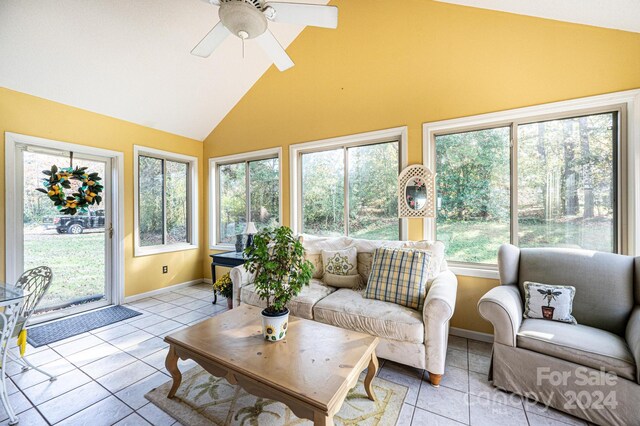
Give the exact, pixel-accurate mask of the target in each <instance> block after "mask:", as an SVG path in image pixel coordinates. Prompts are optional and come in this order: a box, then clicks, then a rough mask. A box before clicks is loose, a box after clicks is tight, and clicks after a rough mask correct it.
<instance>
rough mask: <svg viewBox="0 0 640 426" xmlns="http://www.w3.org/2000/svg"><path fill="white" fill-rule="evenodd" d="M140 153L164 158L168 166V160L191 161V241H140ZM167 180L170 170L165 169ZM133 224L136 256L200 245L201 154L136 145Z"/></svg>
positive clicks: (134, 152)
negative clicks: (149, 244)
mask: <svg viewBox="0 0 640 426" xmlns="http://www.w3.org/2000/svg"><path fill="white" fill-rule="evenodd" d="M140 156H143V157H151V158H156V159H159V160H163V161H164V163H163V165H164V169H165V170H166V161H175V162H179V163H186V164H187V168H188V169H187V235H188V239H189V242H187V243H177V244H166V243H163V244H157V245H153V246H141V245H140V211H139V207H140V202H139V197H140V185H139V176H138V174H139V164H140ZM165 182H166V173H165ZM133 191H134V197H133V216H134V219H133V228H134V233H133V235H134V257H141V256H149V255H154V254H159V253H171V252H177V251H185V250H196V249H198V248H199V247H200V245H199V241H198V235H199V228H198V227H199V221H198V217H199V216H198V198H199V197H198V158H197V157H193V156H190V155H184V154H178V153H175V152H170V151H162V150H159V149H155V148H149V147H146V146H140V145H134V146H133ZM165 191H166V188H163V203H164V204H165V207H166V194H165ZM165 207H163V218H164V222H165V223H164V224H163V227H164V234H165V239H166V211H165Z"/></svg>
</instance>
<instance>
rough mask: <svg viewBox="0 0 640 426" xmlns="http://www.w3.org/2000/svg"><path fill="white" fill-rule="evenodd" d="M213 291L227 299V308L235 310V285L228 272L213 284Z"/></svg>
mask: <svg viewBox="0 0 640 426" xmlns="http://www.w3.org/2000/svg"><path fill="white" fill-rule="evenodd" d="M213 291H215V292H216V293H218V294H219V295H220V296H222V297H224V298H226V299H227V308H229V309H232V308H233V297H232V296H233V283H232V282H231V276H230V275H229V273H228V272H227V273H226V274H224V275H223V276H221V277H220V278H218V279H217V280H216V282H214V283H213Z"/></svg>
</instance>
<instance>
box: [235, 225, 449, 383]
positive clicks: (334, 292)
mask: <svg viewBox="0 0 640 426" xmlns="http://www.w3.org/2000/svg"><path fill="white" fill-rule="evenodd" d="M405 244H412V243H409V242H402V241H371V240H360V239H354V238H347V237H337V238H319V237H311V236H303V245H304V246H305V252H306V254H307V257H308V258H309V259H310V260H312V261H313V262H314V263H317V262H318V260H317V259H318V257H319V253H320V252H321V250H322V249H323V248H324V249H340V248H346V247H349V246H356V248H357V250H358V273H359V274H360V276H361V277H362V280H363V281H364V283H365V284H366V282H367V279H368V276H369V272H370V270H371V262H372V260H373V259H372V258H373V252H374V250H375V249H376V248H378V247H381V246H391V247H403V246H405ZM441 244H442V243H438V246H437V247H439V248H440V250H439V252H440V254H439V255H438V257H439V260H440V268H439V270H438V271H435V273H436V274H437V276H435V277H434V278H433V279H431V280H430V282H429V290H428V294H427V297H426V300H425V303H424V309H423V311H422V312H419V311H417V310H414V309H410V308H407V307H404V306H400V305H397V304H394V303H388V302H381V301H378V300H371V299H365V298H364V297H363V293H364V290H352V289H346V288H341V289H336V288H334V287H329V286H327V285H325V284H324V283H323V282H322V279H319V278H314V279H312V280H311V282H310V285H309V286H308V287H305V288H304V289H303V290H302V292H301V293H300V294H299V295H298V296H297V297H295V298H294V299H293V300H292V301H291V303H290V304H289V309H290V311H291V314H292V315H295V316H298V317H301V318H306V319H310V320H315V321H319V322H322V323H325V324H330V325H334V326H337V327H342V328H347V329H350V330H356V331H360V332H364V333H368V334H371V335H374V336H378V337H379V338H380V343H379V345H378V348H377V351H376V353H377V355H378V356H379V357H381V358H384V359H389V360H392V361H395V362H398V363H402V364H406V365H410V366H412V367H417V368H422V369H426V370H427V371H428V372H429V374H430V379H431V383H432V384H433V385H434V386H438V385H439V383H440V379H441V377H442V375H443V374H444V372H445V358H446V354H447V336H448V331H449V320H450V318H451V316H452V315H453V311H454V307H455V302H456V291H457V286H458V282H457V279H456V277H455V275H454V274H453V273H452V272H451V271H449V270H448V268H447V264H446V261H445V260H444V248H443V246H441ZM436 251H438V250H436ZM316 266H317V268H319V269H320V271H321V265H316ZM315 276H318V275H315ZM231 280H232V281H233V305H234V306H239V305H240V304H242V303H247V304H249V305H253V306H259V307H265V303H264V301H262V300H260V298H259V297H258V295H257V294H256V292H255V288H254V286H253V284H252V275H251V274H249V273H248V272H247V271H246V270H245V269H244V267H243V266H238V267H235V268H233V269H232V271H231Z"/></svg>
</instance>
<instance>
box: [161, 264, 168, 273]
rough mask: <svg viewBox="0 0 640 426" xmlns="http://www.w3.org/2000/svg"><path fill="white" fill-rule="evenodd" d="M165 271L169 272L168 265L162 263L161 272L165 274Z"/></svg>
mask: <svg viewBox="0 0 640 426" xmlns="http://www.w3.org/2000/svg"><path fill="white" fill-rule="evenodd" d="M167 272H169V267H168V266H167V265H164V266H163V267H162V273H163V274H166V273H167Z"/></svg>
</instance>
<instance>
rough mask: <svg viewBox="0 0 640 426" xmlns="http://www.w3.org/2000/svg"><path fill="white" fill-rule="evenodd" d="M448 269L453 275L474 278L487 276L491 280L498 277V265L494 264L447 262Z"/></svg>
mask: <svg viewBox="0 0 640 426" xmlns="http://www.w3.org/2000/svg"><path fill="white" fill-rule="evenodd" d="M449 269H450V270H451V272H453V273H454V274H455V275H461V276H464V277H474V278H488V279H492V280H498V279H500V274H499V273H498V267H497V266H495V265H486V266H482V265H468V264H464V263H457V264H456V263H454V262H449Z"/></svg>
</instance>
